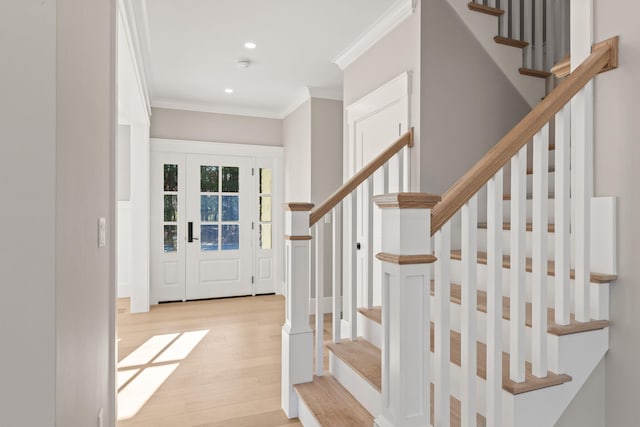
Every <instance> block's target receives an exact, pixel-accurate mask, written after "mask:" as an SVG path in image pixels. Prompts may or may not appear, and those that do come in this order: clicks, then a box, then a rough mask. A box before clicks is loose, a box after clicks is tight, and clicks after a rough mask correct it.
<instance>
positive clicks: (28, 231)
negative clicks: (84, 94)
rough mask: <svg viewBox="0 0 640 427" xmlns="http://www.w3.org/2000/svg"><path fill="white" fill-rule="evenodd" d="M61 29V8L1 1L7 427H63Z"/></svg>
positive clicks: (0, 268) (0, 214)
mask: <svg viewBox="0 0 640 427" xmlns="http://www.w3.org/2000/svg"><path fill="white" fill-rule="evenodd" d="M55 25H56V7H55V3H54V2H46V3H43V4H40V2H36V1H25V0H11V1H9V2H3V6H2V14H0V52H2V56H3V59H2V64H3V65H2V78H0V93H2V96H1V97H0V138H1V142H0V177H1V181H2V182H3V183H4V184H5V185H4V186H3V203H2V209H0V222H1V223H2V224H3V229H2V239H0V253H2V258H1V260H0V274H1V276H0V277H2V282H3V284H4V286H2V289H3V295H2V298H0V334H2V339H3V346H2V347H3V349H4V350H5V351H2V352H0V378H2V380H1V382H0V395H2V399H0V425H7V426H19V425H29V426H52V425H54V423H55V360H56V359H55V349H56V342H55V327H56V325H55V252H54V251H55V190H56V187H55V178H56V175H55V173H56V169H55V149H56V135H55V126H56V111H55V104H56V97H55V96H56V93H55V91H56V77H55V71H56V39H55V37H56V26H55ZM7 350H10V351H7Z"/></svg>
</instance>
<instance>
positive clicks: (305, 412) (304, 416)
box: [298, 398, 322, 427]
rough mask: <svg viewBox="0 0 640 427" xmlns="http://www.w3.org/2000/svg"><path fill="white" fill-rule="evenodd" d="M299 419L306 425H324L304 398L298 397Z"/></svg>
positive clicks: (311, 426) (319, 426) (314, 426)
mask: <svg viewBox="0 0 640 427" xmlns="http://www.w3.org/2000/svg"><path fill="white" fill-rule="evenodd" d="M298 419H299V420H300V423H301V424H302V425H303V426H304V427H322V426H321V425H320V423H319V422H318V420H317V419H316V417H315V416H314V415H313V414H312V413H311V410H310V409H309V407H307V403H306V402H305V401H304V399H301V398H298Z"/></svg>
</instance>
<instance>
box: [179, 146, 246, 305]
mask: <svg viewBox="0 0 640 427" xmlns="http://www.w3.org/2000/svg"><path fill="white" fill-rule="evenodd" d="M186 165H187V183H188V184H187V192H186V194H187V211H186V299H187V300H191V299H204V298H218V297H229V296H238V295H251V294H252V293H253V289H252V270H253V265H252V255H253V247H252V238H251V237H252V229H251V228H252V227H251V226H252V216H253V209H252V202H253V200H254V197H255V196H254V191H253V182H252V179H251V168H252V161H251V159H250V158H246V157H228V156H224V157H222V156H211V155H197V154H189V155H187V158H186Z"/></svg>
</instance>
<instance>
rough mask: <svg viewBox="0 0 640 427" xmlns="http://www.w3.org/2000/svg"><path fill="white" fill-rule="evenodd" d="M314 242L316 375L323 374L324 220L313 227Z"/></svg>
mask: <svg viewBox="0 0 640 427" xmlns="http://www.w3.org/2000/svg"><path fill="white" fill-rule="evenodd" d="M314 238H315V241H316V251H315V252H316V254H315V255H316V310H315V311H316V375H318V376H321V375H323V373H324V365H323V362H324V360H323V359H324V357H323V350H324V307H323V306H322V300H323V299H324V218H321V219H320V221H318V222H317V223H316V225H315V236H314Z"/></svg>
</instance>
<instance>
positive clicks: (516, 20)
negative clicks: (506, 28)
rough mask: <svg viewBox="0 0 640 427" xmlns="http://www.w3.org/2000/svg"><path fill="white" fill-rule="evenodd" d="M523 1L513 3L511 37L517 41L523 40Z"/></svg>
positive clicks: (516, 0)
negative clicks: (521, 23)
mask: <svg viewBox="0 0 640 427" xmlns="http://www.w3.org/2000/svg"><path fill="white" fill-rule="evenodd" d="M521 1H522V0H513V1H512V2H511V34H512V35H511V37H512V38H513V39H515V40H522V32H521V30H520V29H521V27H520V2H521Z"/></svg>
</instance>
